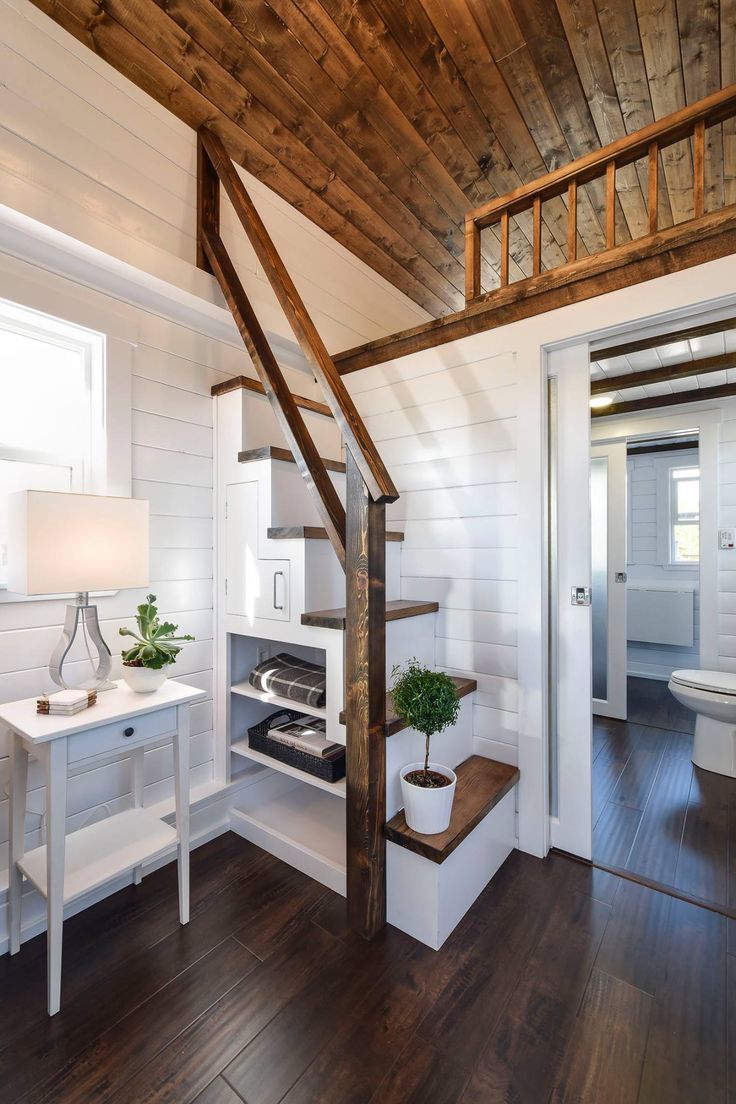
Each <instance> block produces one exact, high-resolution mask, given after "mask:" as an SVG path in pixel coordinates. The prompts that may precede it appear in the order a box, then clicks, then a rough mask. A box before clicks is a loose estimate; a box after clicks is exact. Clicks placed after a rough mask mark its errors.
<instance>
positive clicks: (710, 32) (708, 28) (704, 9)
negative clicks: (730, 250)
mask: <svg viewBox="0 0 736 1104" xmlns="http://www.w3.org/2000/svg"><path fill="white" fill-rule="evenodd" d="M718 16H719V5H718V4H716V3H712V4H705V3H703V0H678V2H677V20H678V26H679V31H680V52H681V55H682V72H683V79H684V82H685V96H686V99H687V102H688V103H694V102H695V101H696V100H702V99H703V97H704V96H709V95H710V93H711V92H717V91H718V89H719V88H720V87H721V56H720V50H721V36H720V30H719V18H718ZM705 139H706V142H705V197H704V198H705V210H706V211H715V210H717V209H718V208H720V207H723V204H724V200H723V137H722V131H721V127H720V125H719V126H714V127H709V128H708V129H707V130H706V132H705ZM694 156H695V154H694V152H693V157H694Z"/></svg>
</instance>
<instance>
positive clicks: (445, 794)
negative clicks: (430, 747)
mask: <svg viewBox="0 0 736 1104" xmlns="http://www.w3.org/2000/svg"><path fill="white" fill-rule="evenodd" d="M423 769H424V762H421V763H409V765H408V766H406V767H402V768H401V796H402V797H403V799H404V816H405V817H406V823H407V824H408V825H409V827H410V828H411V830H412V831H413V832H420V833H421V834H422V835H423V836H435V835H437V833H438V832H444V831H445V829H446V828H447V827H448V826H449V823H450V817H451V815H452V802H453V800H454V797H455V785H456V783H457V776H456V774H455V772H454V771H453V770H450V768H449V767H443V766H441V764H440V763H430V764H429V769H430V770H432V771H437V773H438V774H444V776H445V778H449V779H450V785H449V786H442V787H441V788H440V789H437V790H433V789H425V788H424V787H423V786H413V785H412V784H411V782H407V781H406V775H407V774H411V772H412V771H415V770H423Z"/></svg>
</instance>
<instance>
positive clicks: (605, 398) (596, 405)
mask: <svg viewBox="0 0 736 1104" xmlns="http://www.w3.org/2000/svg"><path fill="white" fill-rule="evenodd" d="M612 403H613V395H593V397H592V399H591V400H590V409H591V410H603V409H604V407H606V406H611V405H612Z"/></svg>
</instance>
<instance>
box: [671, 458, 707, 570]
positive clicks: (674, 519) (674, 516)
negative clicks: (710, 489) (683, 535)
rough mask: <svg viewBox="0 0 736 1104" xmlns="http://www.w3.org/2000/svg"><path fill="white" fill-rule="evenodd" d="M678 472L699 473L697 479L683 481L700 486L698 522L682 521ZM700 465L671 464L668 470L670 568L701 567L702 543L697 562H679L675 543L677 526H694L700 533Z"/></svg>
mask: <svg viewBox="0 0 736 1104" xmlns="http://www.w3.org/2000/svg"><path fill="white" fill-rule="evenodd" d="M678 471H697V473H698V474H697V477H694V476H691V477H690V478H689V479H685V480H683V482H697V484H698V516H697V519H696V520H694V521H693V520H692V519H690V518H686V519H684V520H682V519H681V518H680V515H679V513H678V510H677V484H678V479H677V477H676V475H675V472H678ZM700 483H701V476H700V464H698V465H697V467H696V466H695V465H694V464H672V463H671V464H669V465H668V468H667V486H668V489H669V521H668V564H669V566H670V567H699V566H700V543H699V542H698V558H697V560H678V559H677V554H676V547H677V546H676V542H675V526H676V525H692V526H696V527H697V529H698V532H699V531H700Z"/></svg>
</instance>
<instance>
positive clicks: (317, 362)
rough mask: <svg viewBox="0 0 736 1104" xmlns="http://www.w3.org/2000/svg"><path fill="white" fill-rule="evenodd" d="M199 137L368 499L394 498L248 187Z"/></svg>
mask: <svg viewBox="0 0 736 1104" xmlns="http://www.w3.org/2000/svg"><path fill="white" fill-rule="evenodd" d="M199 142H200V144H201V147H202V149H203V150H204V153H205V155H206V157H207V158H208V160H209V162H210V164H211V165H212V168H213V169H214V171H215V173H216V174H217V177H218V179H219V181H220V183H221V184H222V186H223V187H224V189H225V191H226V192H227V195H228V197H229V199H230V202H231V203H232V205H233V208H234V210H235V213H236V215H237V216H238V219H239V220H240V222H241V224H242V226H243V229H244V230H245V232H246V234H247V235H248V239H249V241H250V243H251V245H252V246H253V249H254V251H255V254H256V256H257V258H258V260H259V261H260V264H261V267H262V268H263V271H264V272H265V274H266V278H267V279H268V282H269V284H270V285H271V288H272V289H273V291H274V294H275V295H276V298H277V299H278V301H279V304H280V305H281V309H282V310H283V312H284V314H285V315H286V317H287V320H288V322H289V325H290V326H291V328H292V330H293V332H294V336H295V337H296V339H297V341H298V343H299V346H300V348H301V350H302V353H303V354H304V356H305V358H306V360H307V362H308V363H309V366H310V368H311V370H312V372H313V373H314V375H315V378H316V379H317V382H318V383H319V384H320V386H321V387H322V390H323V392H324V397H325V401H326V402H327V405H328V406H329V408H330V410H331V411H332V414H333V417H334V418H335V421H336V422H337V425H338V427H339V429H340V432H341V433H342V436H343V438H344V440H345V443H346V445H347V447H348V448H349V449H350V452H351V453H352V455H353V458H354V460H355V463H356V464H357V466H358V470H359V471H360V474H361V475H362V477H363V480H364V481H365V484H366V486H367V487H368V490H369V493H370V496H371V499H372V500H373V501H374V502H383V503H388V502H395V501H396V499H397V498H398V497H399V493H398V491H397V490H396V487H395V486H394V483H393V480H392V479H391V476H390V475H389V473H388V471H387V470H386V467H385V465H384V463H383V460H382V459H381V457H380V455H379V453H378V450H377V449H376V446H375V444H374V443H373V441H372V440H371V437H370V435H369V434H368V431H367V429H366V427H365V424H364V422H363V419H362V418H361V417H360V414H359V413H358V411H357V409H356V407H355V404H354V402H353V400H352V398H351V396H350V394H349V392H348V390H347V388H346V387H345V384H344V383H343V380H342V377H341V376H340V373H339V372H338V371H337V368H336V367H335V364H334V362H333V360H332V357H331V356H330V354H329V352H328V351H327V348H326V346H325V344H324V342H323V341H322V338H321V337H320V335H319V333H318V332H317V328H316V326H315V325H314V323H313V321H312V319H311V318H310V316H309V312H308V311H307V309H306V307H305V305H304V302H303V300H302V298H301V296H300V295H299V292H298V291H297V289H296V286H295V284H294V281H293V280H292V279H291V276H290V275H289V273H288V271H287V269H286V266H285V265H284V263H283V261H282V260H281V257H280V256H279V254H278V252H277V250H276V248H275V246H274V244H273V241H272V240H271V236H270V235H269V233H268V231H267V229H266V227H265V226H264V224H263V220H262V219H261V217H260V215H259V214H258V211H257V210H256V208H255V205H254V204H253V201H252V200H251V198H250V195H249V194H248V191H247V189H246V187H245V185H244V183H243V181H242V180H241V178H240V176H239V175H238V173H237V172H236V170H235V166H234V165H233V162H232V160H231V158H230V155H229V154H228V152H227V150H226V149H225V146H224V144H223V142H222V139H221V138H220V137H219V136H218V135H217V134H215V132H214V131H213V130H211V129H210V128H209V127H206V126H204V127H202V128H200V130H199Z"/></svg>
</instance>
